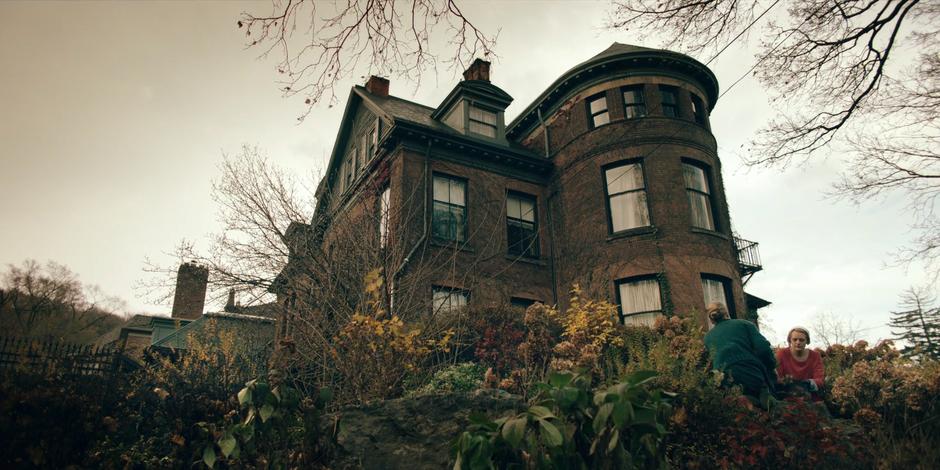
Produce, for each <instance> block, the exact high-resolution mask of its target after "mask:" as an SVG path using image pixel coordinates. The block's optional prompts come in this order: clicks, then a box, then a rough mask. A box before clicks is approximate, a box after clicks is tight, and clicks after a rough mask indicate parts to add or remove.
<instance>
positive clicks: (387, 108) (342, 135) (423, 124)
mask: <svg viewBox="0 0 940 470" xmlns="http://www.w3.org/2000/svg"><path fill="white" fill-rule="evenodd" d="M470 81H471V82H473V81H475V80H470ZM465 82H467V81H464V82H462V83H465ZM473 86H476V85H473ZM487 89H488V90H490V91H491V92H492V90H491V89H496V90H499V88H497V87H495V86H492V85H490V86H489V87H487ZM499 91H500V92H501V91H502V90H499ZM493 93H495V92H493ZM502 93H505V92H502ZM497 94H498V93H497ZM506 96H507V97H508V96H509V95H508V94H507V95H506ZM509 99H510V100H511V97H510V98H509ZM360 106H365V107H366V108H367V109H369V111H371V112H372V113H374V114H375V115H376V116H378V117H379V118H380V119H381V120H382V122H383V123H384V124H385V125H386V126H388V127H389V128H392V127H395V126H398V125H408V126H409V128H415V127H417V128H418V129H424V130H427V131H431V132H435V133H438V134H443V135H445V136H448V137H451V138H453V139H458V140H465V141H467V142H472V143H473V144H476V145H482V146H488V147H491V148H493V149H494V150H495V149H504V150H507V151H510V152H513V153H515V154H517V155H525V156H528V157H531V158H535V159H542V157H541V156H539V155H538V154H536V153H533V152H532V151H530V150H529V149H526V148H525V147H522V146H521V145H518V144H516V143H513V142H505V141H503V142H500V141H494V140H490V139H484V138H478V137H474V136H472V135H465V134H462V133H460V132H457V131H456V130H454V129H452V128H451V127H449V126H447V125H446V124H443V123H441V122H440V121H437V120H435V119H434V117H433V115H434V112H435V111H436V109H435V108H432V107H430V106H425V105H422V104H419V103H415V102H413V101H408V100H406V99H402V98H399V97H396V96H391V95H389V96H378V95H373V94H372V93H369V91H368V90H366V89H365V88H364V87H362V86H358V85H357V86H355V87H353V88H352V90H350V92H349V98H348V99H347V101H346V109H345V110H344V111H343V118H342V121H341V124H340V128H339V131H338V132H337V136H336V141H335V143H334V144H333V151H332V153H331V154H330V163H329V166H328V167H327V178H325V179H324V181H325V180H326V179H330V180H331V181H332V177H333V176H334V172H335V171H336V168H338V166H339V164H340V161H341V159H342V155H341V154H340V152H341V151H342V150H343V149H344V148H345V142H346V139H347V138H348V137H349V135H348V134H349V132H350V128H351V127H352V121H353V117H354V116H355V115H356V113H357V112H358V110H359V107H360ZM383 134H384V131H383ZM326 187H327V186H326V185H325V184H323V183H321V184H320V186H319V187H318V188H317V196H318V197H321V196H322V195H323V193H324V192H325V191H326Z"/></svg>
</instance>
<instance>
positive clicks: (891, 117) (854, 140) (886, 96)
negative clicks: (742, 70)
mask: <svg viewBox="0 0 940 470" xmlns="http://www.w3.org/2000/svg"><path fill="white" fill-rule="evenodd" d="M775 3H776V2H775V1H774V2H772V1H771V0H748V1H745V2H741V1H737V0H698V1H693V0H617V1H615V2H614V10H613V14H612V21H611V26H612V27H614V28H640V29H645V30H650V31H656V32H657V33H661V32H663V31H665V32H666V33H667V34H668V35H670V37H671V38H672V39H671V40H670V41H668V42H667V45H670V46H673V47H680V48H682V49H684V50H686V51H689V52H692V53H702V52H704V51H707V50H709V49H719V48H721V47H727V45H729V44H730V43H731V42H733V41H734V40H736V38H737V36H736V34H738V32H739V31H743V30H744V29H746V28H747V27H749V26H750V23H751V22H752V18H755V17H756V16H757V15H756V14H757V13H758V12H761V11H766V10H767V8H768V7H769V6H772V5H773V4H775ZM786 5H787V11H786V14H778V15H777V18H776V19H775V20H773V21H770V22H769V23H768V24H767V25H765V26H764V28H763V33H762V38H763V39H762V40H761V46H760V51H759V52H758V57H757V58H756V60H755V64H754V66H753V67H752V69H751V70H754V71H755V74H756V76H757V77H758V78H759V79H760V80H761V82H762V83H763V84H765V85H766V86H767V87H768V88H769V89H770V90H771V91H772V93H773V96H772V103H773V105H774V106H775V108H776V109H777V110H778V115H777V116H776V118H774V119H773V120H772V121H771V122H770V123H769V124H768V125H767V126H766V127H765V128H764V129H763V130H762V131H761V133H760V134H759V135H758V136H757V137H756V138H755V139H754V141H753V147H752V149H751V155H750V157H749V158H748V159H747V161H746V163H747V164H749V165H753V166H765V167H767V166H782V167H785V166H787V165H789V164H791V163H797V164H799V163H803V162H805V161H806V159H808V158H810V157H812V156H814V155H817V154H822V153H825V152H831V151H832V150H834V149H835V148H836V146H837V145H838V147H839V148H842V147H847V148H848V149H850V152H848V153H846V154H843V155H842V158H843V159H844V160H845V161H846V162H847V163H848V167H847V170H846V172H845V174H844V175H843V178H842V180H841V181H840V182H839V183H838V184H837V185H836V186H835V192H836V195H838V196H841V197H847V198H849V199H852V200H855V201H861V200H864V199H868V198H871V197H874V196H878V195H881V194H883V193H885V192H887V191H892V192H901V193H903V194H907V195H909V200H910V202H911V203H910V206H909V210H911V212H912V213H913V214H914V216H915V222H914V229H915V230H917V231H918V232H919V233H920V234H921V235H920V236H919V237H918V240H917V241H916V242H915V244H914V245H913V246H911V247H907V248H904V249H903V250H902V252H903V253H902V254H901V255H900V256H899V257H898V259H899V260H901V261H908V262H909V261H922V260H926V262H927V263H926V264H927V269H928V271H929V272H931V273H933V275H934V279H936V277H937V276H938V275H940V263H938V259H940V253H938V252H937V250H938V248H937V246H938V236H937V235H935V233H936V231H935V229H936V227H937V226H938V225H940V223H938V221H937V218H936V217H937V216H936V211H935V206H936V201H937V195H938V192H940V43H938V41H937V40H936V38H937V33H940V28H938V26H937V25H940V5H938V4H937V3H936V2H925V1H921V0H788V1H787V2H786ZM910 50H917V51H918V52H919V53H920V59H919V61H918V63H917V65H916V66H914V67H911V66H910V65H909V64H908V60H907V59H908V57H905V56H904V54H903V53H904V52H905V51H910ZM735 84H737V82H735ZM733 86H734V84H733V85H732V87H733ZM725 93H727V91H725ZM723 94H724V93H723ZM930 230H934V231H933V232H930Z"/></svg>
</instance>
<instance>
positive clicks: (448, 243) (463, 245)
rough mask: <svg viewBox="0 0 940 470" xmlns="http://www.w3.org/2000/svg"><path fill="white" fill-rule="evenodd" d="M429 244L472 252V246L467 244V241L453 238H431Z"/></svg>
mask: <svg viewBox="0 0 940 470" xmlns="http://www.w3.org/2000/svg"><path fill="white" fill-rule="evenodd" d="M431 245H432V246H437V247H440V248H450V249H451V250H458V251H463V252H466V253H474V251H473V248H471V247H470V246H469V245H467V242H458V241H454V240H441V239H440V238H431Z"/></svg>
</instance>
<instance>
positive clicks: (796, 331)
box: [777, 327, 826, 397]
mask: <svg viewBox="0 0 940 470" xmlns="http://www.w3.org/2000/svg"><path fill="white" fill-rule="evenodd" d="M787 344H789V345H790V347H789V348H786V349H778V350H777V363H778V364H779V366H778V367H777V377H778V378H779V379H780V380H784V379H786V378H788V377H789V379H790V380H791V381H793V382H795V383H797V384H799V385H801V386H803V387H805V388H806V389H807V390H809V391H810V393H812V394H813V397H816V396H817V393H818V392H819V389H820V388H821V387H822V386H823V382H824V381H825V378H826V370H825V368H824V367H823V361H822V356H820V355H819V352H818V351H814V350H811V349H807V348H806V346H807V345H808V344H809V331H807V330H806V328H801V327H796V328H793V329H792V330H790V332H789V333H787Z"/></svg>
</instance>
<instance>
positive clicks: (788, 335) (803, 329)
mask: <svg viewBox="0 0 940 470" xmlns="http://www.w3.org/2000/svg"><path fill="white" fill-rule="evenodd" d="M794 331H795V332H797V333H803V334H804V335H806V344H809V330H807V329H806V328H803V327H802V326H794V327H793V328H790V331H788V332H787V344H790V336H791V335H793V332H794Z"/></svg>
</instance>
